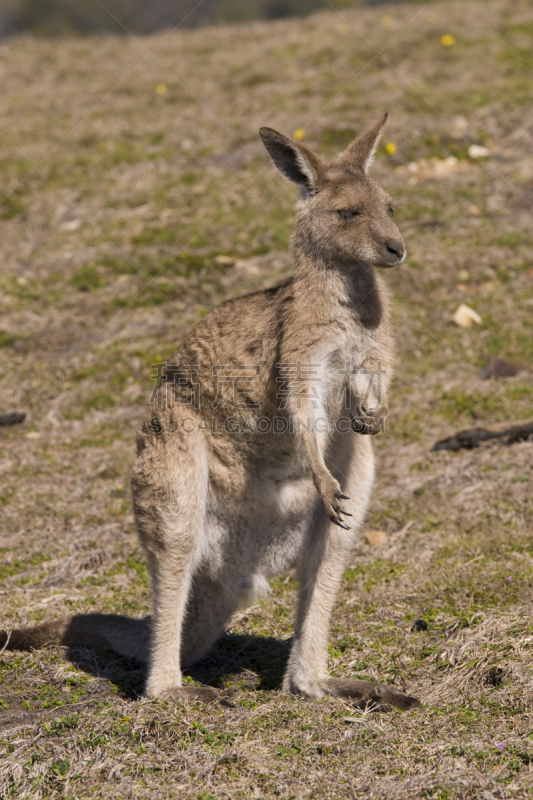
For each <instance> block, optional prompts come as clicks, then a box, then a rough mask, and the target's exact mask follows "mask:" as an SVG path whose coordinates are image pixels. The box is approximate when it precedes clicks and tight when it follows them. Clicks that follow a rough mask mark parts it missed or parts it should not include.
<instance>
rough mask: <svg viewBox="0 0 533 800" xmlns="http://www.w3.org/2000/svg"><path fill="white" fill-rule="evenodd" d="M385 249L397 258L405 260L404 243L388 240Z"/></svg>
mask: <svg viewBox="0 0 533 800" xmlns="http://www.w3.org/2000/svg"><path fill="white" fill-rule="evenodd" d="M385 247H386V248H387V250H388V251H389V253H392V255H393V256H396V258H400V259H401V258H403V253H404V246H403V243H402V242H398V241H397V240H396V239H387V241H386V242H385Z"/></svg>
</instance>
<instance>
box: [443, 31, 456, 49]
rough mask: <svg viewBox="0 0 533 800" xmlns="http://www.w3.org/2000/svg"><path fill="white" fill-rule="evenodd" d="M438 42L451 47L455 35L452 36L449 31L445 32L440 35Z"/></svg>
mask: <svg viewBox="0 0 533 800" xmlns="http://www.w3.org/2000/svg"><path fill="white" fill-rule="evenodd" d="M440 42H441V44H443V45H444V47H451V46H452V45H454V44H455V36H452V35H451V33H445V34H444V36H441V37H440Z"/></svg>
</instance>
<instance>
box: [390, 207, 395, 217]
mask: <svg viewBox="0 0 533 800" xmlns="http://www.w3.org/2000/svg"><path fill="white" fill-rule="evenodd" d="M389 214H390V215H391V217H393V216H394V209H393V207H392V206H389Z"/></svg>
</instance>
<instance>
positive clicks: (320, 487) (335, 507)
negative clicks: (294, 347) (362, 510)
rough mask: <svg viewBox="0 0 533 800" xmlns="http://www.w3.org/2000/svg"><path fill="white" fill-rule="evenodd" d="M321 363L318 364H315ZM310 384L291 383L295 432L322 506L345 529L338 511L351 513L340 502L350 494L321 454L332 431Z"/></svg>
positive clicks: (318, 365)
mask: <svg viewBox="0 0 533 800" xmlns="http://www.w3.org/2000/svg"><path fill="white" fill-rule="evenodd" d="M315 366H316V367H318V368H319V367H320V364H317V365H315ZM321 377H323V378H324V384H323V386H326V385H327V374H323V375H322V376H321ZM313 388H315V387H311V386H310V385H309V384H308V383H307V382H306V381H301V382H299V383H297V384H296V385H295V386H290V395H289V408H290V411H291V417H292V420H293V423H294V424H295V426H296V429H297V432H298V433H299V434H300V435H301V436H302V438H303V441H304V445H305V453H306V456H307V460H308V463H309V467H310V468H311V473H312V475H313V480H314V483H315V486H316V489H317V492H318V494H319V496H320V498H321V500H322V503H323V506H324V509H325V511H326V514H327V516H328V518H329V519H330V520H331V522H333V523H335V525H338V526H339V527H340V528H344V530H349V526H348V525H346V524H345V522H344V521H343V519H342V517H341V514H342V515H345V516H347V517H351V513H350V512H349V511H346V510H345V508H343V506H342V505H341V502H340V501H341V500H349V499H350V498H349V497H348V496H347V495H346V494H344V493H343V492H342V490H341V485H340V483H339V481H338V480H337V478H335V477H334V476H333V475H332V474H331V472H330V470H329V469H328V467H327V465H326V462H325V458H324V454H325V452H326V451H327V449H328V444H329V441H330V440H331V436H332V433H331V431H330V430H329V422H328V419H327V415H326V413H325V411H324V408H323V404H322V398H320V396H319V393H318V392H317V393H316V394H314V395H311V390H312V389H313Z"/></svg>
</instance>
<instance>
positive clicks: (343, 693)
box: [283, 676, 422, 711]
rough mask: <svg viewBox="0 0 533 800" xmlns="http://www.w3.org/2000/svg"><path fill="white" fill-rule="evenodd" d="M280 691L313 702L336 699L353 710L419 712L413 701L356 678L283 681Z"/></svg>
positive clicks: (411, 698) (405, 696)
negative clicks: (302, 696)
mask: <svg viewBox="0 0 533 800" xmlns="http://www.w3.org/2000/svg"><path fill="white" fill-rule="evenodd" d="M283 688H284V690H285V691H290V692H293V693H294V694H301V695H307V696H308V697H313V698H315V699H317V700H322V699H325V698H326V697H331V698H336V699H338V700H342V701H343V702H345V703H349V704H350V705H353V706H356V708H361V709H366V710H369V711H390V710H391V709H392V708H399V709H401V710H402V711H407V710H409V709H410V708H421V707H422V704H421V702H420V701H419V700H417V698H416V697H410V696H409V695H406V694H401V693H399V692H397V691H396V690H395V689H392V688H391V687H390V686H387V685H386V684H384V683H372V681H361V680H357V679H356V678H322V679H320V680H317V681H314V680H313V681H310V680H303V681H295V680H294V679H292V680H291V679H290V678H288V677H287V676H286V677H285V680H284V684H283Z"/></svg>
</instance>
